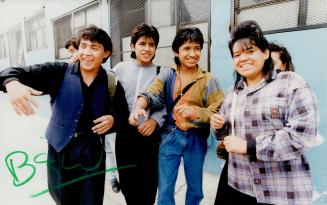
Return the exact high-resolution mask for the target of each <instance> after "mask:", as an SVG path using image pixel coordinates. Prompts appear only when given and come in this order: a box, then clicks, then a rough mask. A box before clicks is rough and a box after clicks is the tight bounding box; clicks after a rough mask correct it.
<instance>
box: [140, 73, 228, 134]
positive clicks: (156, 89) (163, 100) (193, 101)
mask: <svg viewBox="0 0 327 205" xmlns="http://www.w3.org/2000/svg"><path fill="white" fill-rule="evenodd" d="M176 70H177V68H176V67H174V68H164V69H162V70H161V72H160V73H159V75H158V76H157V78H156V79H155V80H154V82H153V83H152V84H151V85H150V86H149V87H148V89H147V90H146V91H145V92H142V93H141V96H144V97H145V98H147V100H148V102H149V105H150V107H151V109H158V108H161V107H163V106H165V105H166V107H167V113H168V121H167V123H170V124H172V123H175V125H176V126H177V127H178V128H179V129H181V130H183V131H187V130H190V129H193V128H209V124H210V117H211V115H212V114H213V113H214V112H218V111H219V108H220V105H221V103H222V100H223V96H224V95H223V92H222V90H221V88H220V86H219V83H218V81H217V80H216V79H215V78H214V77H213V76H212V75H211V74H210V73H209V72H207V71H204V70H203V69H201V68H200V67H198V69H197V73H196V74H195V75H194V78H193V79H192V81H191V82H190V83H192V82H195V83H194V84H193V85H192V86H191V87H190V89H189V90H188V91H187V92H186V93H184V94H183V96H182V97H181V99H180V100H179V101H178V102H177V104H176V106H179V105H181V104H187V105H190V106H193V107H194V109H195V110H196V112H197V116H198V119H196V120H190V119H188V118H183V117H181V116H178V114H177V113H174V111H169V107H170V105H171V104H172V102H173V100H174V99H175V98H176V97H177V96H178V93H179V92H180V90H181V89H180V88H179V85H180V83H179V78H178V77H177V75H176Z"/></svg>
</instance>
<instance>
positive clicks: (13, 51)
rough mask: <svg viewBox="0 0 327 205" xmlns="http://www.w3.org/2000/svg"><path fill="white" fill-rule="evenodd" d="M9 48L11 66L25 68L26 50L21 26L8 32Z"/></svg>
mask: <svg viewBox="0 0 327 205" xmlns="http://www.w3.org/2000/svg"><path fill="white" fill-rule="evenodd" d="M7 36H8V46H9V54H10V64H11V66H24V65H25V60H24V48H23V36H22V30H21V25H20V24H18V25H17V26H15V27H14V28H12V29H11V30H9V31H8V35H7Z"/></svg>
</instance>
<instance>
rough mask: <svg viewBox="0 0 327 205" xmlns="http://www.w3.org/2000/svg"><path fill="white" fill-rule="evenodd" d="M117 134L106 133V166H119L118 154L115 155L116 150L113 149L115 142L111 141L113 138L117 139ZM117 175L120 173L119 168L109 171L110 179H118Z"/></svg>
mask: <svg viewBox="0 0 327 205" xmlns="http://www.w3.org/2000/svg"><path fill="white" fill-rule="evenodd" d="M110 138H113V139H110ZM115 138H116V137H115V136H112V134H109V135H106V136H105V147H106V154H107V155H106V157H107V161H106V165H107V166H106V167H107V169H108V168H113V169H115V168H117V163H116V156H115V152H114V149H113V144H112V142H111V140H113V141H114V140H115ZM117 175H118V171H117V170H112V171H110V173H109V179H110V180H113V179H117Z"/></svg>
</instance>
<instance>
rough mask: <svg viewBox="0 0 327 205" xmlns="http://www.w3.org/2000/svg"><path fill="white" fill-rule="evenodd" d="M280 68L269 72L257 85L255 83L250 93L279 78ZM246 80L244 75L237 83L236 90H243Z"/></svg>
mask: <svg viewBox="0 0 327 205" xmlns="http://www.w3.org/2000/svg"><path fill="white" fill-rule="evenodd" d="M278 73H279V72H278V70H276V69H275V70H273V71H272V72H271V73H268V74H267V75H266V76H265V77H264V80H261V81H260V82H259V83H258V84H257V85H255V86H254V87H253V88H251V89H250V90H249V92H250V93H252V92H255V91H257V90H259V89H261V88H262V87H264V86H265V85H267V84H268V83H270V82H271V81H273V80H275V79H276V78H277V75H278ZM246 87H247V86H246V82H245V79H244V77H242V79H241V80H240V81H239V82H238V83H237V85H236V90H237V91H240V90H243V89H244V88H246Z"/></svg>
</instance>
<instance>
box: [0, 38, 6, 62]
mask: <svg viewBox="0 0 327 205" xmlns="http://www.w3.org/2000/svg"><path fill="white" fill-rule="evenodd" d="M6 57H7V53H6V41H5V35H0V59H4V58H6Z"/></svg>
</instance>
